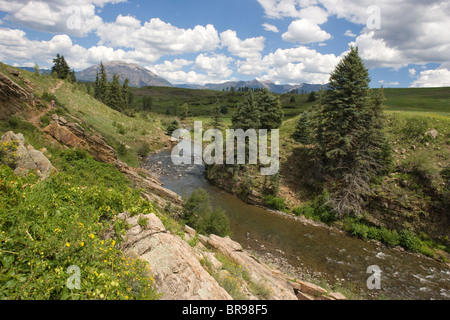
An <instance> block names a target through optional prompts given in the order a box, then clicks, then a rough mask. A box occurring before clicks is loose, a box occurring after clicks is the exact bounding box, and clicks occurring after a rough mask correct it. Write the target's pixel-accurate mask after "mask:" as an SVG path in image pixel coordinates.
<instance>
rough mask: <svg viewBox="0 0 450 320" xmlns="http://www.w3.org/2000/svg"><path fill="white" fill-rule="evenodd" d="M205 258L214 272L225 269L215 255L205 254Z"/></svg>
mask: <svg viewBox="0 0 450 320" xmlns="http://www.w3.org/2000/svg"><path fill="white" fill-rule="evenodd" d="M203 257H204V258H205V260H206V261H208V262H209V264H210V265H211V268H212V269H213V271H215V272H217V271H219V270H221V269H222V267H223V265H222V263H221V262H220V261H219V260H217V258H216V257H215V256H214V254H213V253H211V252H205V253H203Z"/></svg>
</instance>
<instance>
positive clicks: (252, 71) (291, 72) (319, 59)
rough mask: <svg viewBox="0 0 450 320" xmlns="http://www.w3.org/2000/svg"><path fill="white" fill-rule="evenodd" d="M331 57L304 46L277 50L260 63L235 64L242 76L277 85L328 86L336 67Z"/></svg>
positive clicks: (260, 60)
mask: <svg viewBox="0 0 450 320" xmlns="http://www.w3.org/2000/svg"><path fill="white" fill-rule="evenodd" d="M339 61H340V57H337V56H335V55H334V54H321V53H319V52H317V51H316V50H313V49H310V48H307V47H305V46H298V47H297V48H291V49H278V50H277V51H275V52H274V53H270V54H268V55H266V56H265V57H264V58H262V59H247V60H246V61H241V62H239V63H238V71H239V72H240V73H241V74H244V75H248V76H255V77H258V78H261V79H265V80H272V81H277V82H280V83H297V84H298V83H302V82H305V83H319V84H322V83H327V82H328V80H329V77H330V72H331V71H332V70H333V69H334V68H335V67H336V65H337V64H338V63H339Z"/></svg>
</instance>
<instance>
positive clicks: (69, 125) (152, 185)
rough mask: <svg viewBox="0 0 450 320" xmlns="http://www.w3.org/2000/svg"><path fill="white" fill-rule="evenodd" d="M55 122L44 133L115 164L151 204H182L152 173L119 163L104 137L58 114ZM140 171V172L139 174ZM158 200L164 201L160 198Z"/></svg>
mask: <svg viewBox="0 0 450 320" xmlns="http://www.w3.org/2000/svg"><path fill="white" fill-rule="evenodd" d="M52 119H53V121H52V122H51V123H50V124H49V125H48V126H47V127H46V128H44V130H43V131H44V133H46V134H47V135H48V136H50V137H52V138H53V139H55V140H57V141H58V142H60V143H62V144H64V145H66V146H69V147H72V148H82V149H85V150H87V152H88V153H89V154H90V155H92V156H93V157H94V158H95V159H96V160H97V161H100V162H105V163H110V164H114V165H115V166H116V167H117V168H118V169H119V170H120V171H121V172H122V173H123V174H125V175H126V176H127V177H128V178H129V179H130V180H131V181H132V182H133V183H134V184H135V185H136V187H138V188H142V189H144V190H147V192H146V193H145V194H146V195H147V196H145V197H146V198H147V199H149V200H150V198H152V199H153V200H152V201H156V202H158V203H160V204H163V203H164V202H165V200H164V199H167V200H169V201H170V202H171V203H173V204H174V205H180V204H181V202H182V200H181V197H180V196H178V195H177V194H176V193H174V192H172V191H170V190H167V189H165V188H163V187H162V184H161V182H159V181H158V180H157V179H156V178H154V177H153V176H152V175H151V174H150V173H149V172H147V171H145V170H144V169H135V168H131V167H129V166H128V165H127V164H126V163H124V162H122V161H120V160H119V159H118V158H117V154H116V151H115V150H114V148H112V147H111V146H109V145H108V144H107V142H106V140H105V139H104V138H103V137H102V136H100V135H98V134H92V133H89V132H87V131H86V130H85V129H84V128H83V127H81V126H80V125H79V124H77V123H73V122H68V121H67V120H66V119H65V118H64V117H58V115H56V114H54V115H53V116H52ZM139 171H141V172H140V174H139V173H138V172H139ZM149 194H153V195H149ZM159 197H161V198H164V199H159Z"/></svg>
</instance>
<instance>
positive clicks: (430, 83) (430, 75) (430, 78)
mask: <svg viewBox="0 0 450 320" xmlns="http://www.w3.org/2000/svg"><path fill="white" fill-rule="evenodd" d="M411 87H450V71H449V70H448V69H443V68H441V69H435V70H425V71H421V72H420V75H419V77H418V79H417V80H416V81H414V82H413V83H412V84H411Z"/></svg>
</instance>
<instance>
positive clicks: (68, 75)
mask: <svg viewBox="0 0 450 320" xmlns="http://www.w3.org/2000/svg"><path fill="white" fill-rule="evenodd" d="M52 76H53V77H56V78H58V79H62V80H65V79H69V80H70V81H73V82H75V81H76V78H75V71H74V70H71V69H70V67H69V65H68V64H67V62H66V59H65V58H64V56H61V55H60V54H59V53H58V54H57V55H56V58H55V59H53V67H52Z"/></svg>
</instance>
